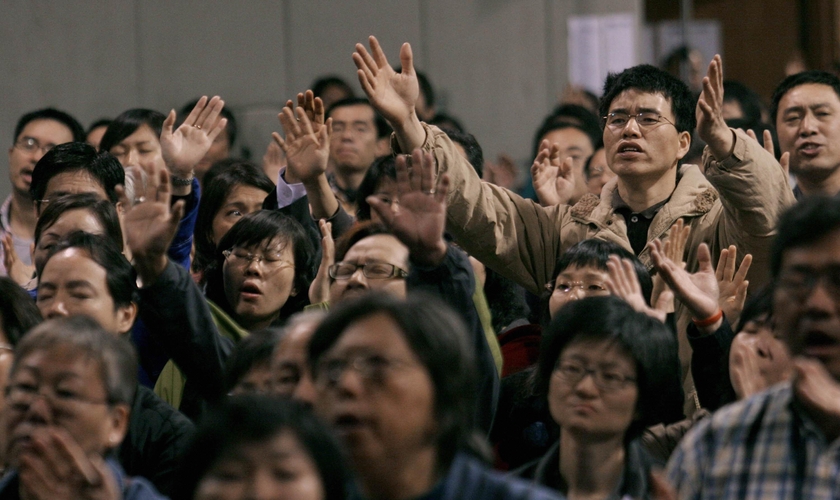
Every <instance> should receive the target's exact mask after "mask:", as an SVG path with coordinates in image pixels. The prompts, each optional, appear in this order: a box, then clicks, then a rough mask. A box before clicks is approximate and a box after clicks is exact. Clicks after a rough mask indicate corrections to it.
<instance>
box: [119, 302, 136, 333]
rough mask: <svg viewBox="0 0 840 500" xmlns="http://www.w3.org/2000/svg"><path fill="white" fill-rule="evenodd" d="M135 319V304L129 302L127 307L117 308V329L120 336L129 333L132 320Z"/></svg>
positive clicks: (132, 324) (132, 323)
mask: <svg viewBox="0 0 840 500" xmlns="http://www.w3.org/2000/svg"><path fill="white" fill-rule="evenodd" d="M135 319H137V304H136V303H134V302H131V303H130V304H128V305H125V306H120V307H118V308H117V328H118V329H119V332H120V334H121V335H125V334H127V333H128V332H130V331H131V327H132V326H134V320H135Z"/></svg>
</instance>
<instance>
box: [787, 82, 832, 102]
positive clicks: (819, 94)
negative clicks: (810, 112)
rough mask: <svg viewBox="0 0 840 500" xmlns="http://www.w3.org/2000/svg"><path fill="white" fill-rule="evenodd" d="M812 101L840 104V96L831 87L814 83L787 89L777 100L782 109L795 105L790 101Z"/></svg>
mask: <svg viewBox="0 0 840 500" xmlns="http://www.w3.org/2000/svg"><path fill="white" fill-rule="evenodd" d="M813 100H819V101H827V102H833V103H840V96H838V95H837V92H835V91H834V88H833V87H832V86H831V85H828V84H825V83H815V82H809V83H802V84H799V85H797V86H795V87H791V88H790V89H788V91H787V92H785V93H784V94H783V95H782V98H781V99H780V100H779V105H780V108H782V109H784V108H785V107H787V106H788V105H795V104H796V102H792V101H798V102H803V101H804V102H805V103H809V102H810V101H813Z"/></svg>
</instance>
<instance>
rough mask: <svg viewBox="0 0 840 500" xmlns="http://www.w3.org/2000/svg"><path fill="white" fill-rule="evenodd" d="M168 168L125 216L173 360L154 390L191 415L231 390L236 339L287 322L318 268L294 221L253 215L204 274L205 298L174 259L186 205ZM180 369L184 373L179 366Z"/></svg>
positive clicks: (152, 326)
mask: <svg viewBox="0 0 840 500" xmlns="http://www.w3.org/2000/svg"><path fill="white" fill-rule="evenodd" d="M166 177H168V175H167V173H166V172H165V171H164V172H163V173H162V175H161V177H160V179H158V181H160V182H159V184H158V185H152V186H151V187H150V188H151V189H150V190H149V191H148V193H149V194H148V195H147V198H149V201H146V202H145V203H141V204H139V205H137V206H136V207H134V208H132V209H131V211H129V212H128V214H127V215H126V218H125V224H124V230H125V232H126V235H127V237H126V239H127V241H128V245H129V247H130V248H131V250H132V252H133V255H134V266H135V269H136V270H137V274H138V279H139V281H140V284H141V287H140V290H139V294H140V299H141V300H140V315H141V317H142V318H143V320H144V321H145V322H146V324H147V325H148V327H149V331H150V332H152V333H153V335H154V336H155V339H156V340H157V341H158V342H159V343H160V345H161V347H163V349H164V350H165V351H166V353H167V354H168V355H169V356H170V358H171V359H172V362H170V363H169V365H168V366H166V367H165V368H164V370H163V372H161V375H160V377H159V378H158V382H157V385H156V386H155V392H157V393H158V394H159V395H160V396H161V397H163V398H164V399H165V400H167V401H168V402H169V403H170V404H172V405H173V406H174V407H176V408H179V409H180V410H181V411H183V412H184V413H186V414H187V415H188V416H192V417H196V416H198V415H199V414H200V413H201V412H202V408H203V402H205V401H214V400H216V399H218V398H219V397H220V396H221V395H222V394H223V393H224V392H223V387H224V366H225V361H226V360H227V358H228V357H229V356H230V352H231V349H232V347H233V344H234V343H235V342H237V341H238V340H240V339H241V338H243V337H245V336H246V335H248V333H249V332H254V331H257V330H262V329H265V328H267V327H269V326H271V325H277V324H281V323H283V322H284V321H285V319H286V318H288V317H289V316H291V315H292V314H293V313H295V312H298V311H300V310H302V309H303V306H304V305H305V304H306V303H307V291H308V289H309V283H310V282H311V277H312V274H313V271H314V262H313V260H314V259H313V254H314V251H313V250H312V246H311V243H310V242H309V239H308V237H307V236H306V233H305V232H304V230H303V228H302V227H301V226H300V224H298V223H297V222H295V221H294V220H292V219H290V218H288V217H286V216H284V215H282V214H279V213H277V212H273V211H267V210H260V211H257V212H253V213H251V214H249V215H247V216H245V217H242V219H241V220H240V221H239V222H237V223H236V224H234V225H233V227H232V228H231V229H230V230H229V231H228V232H227V233H226V234H225V235H224V236H223V237H222V238H221V240H220V241H219V244H218V245H217V247H216V253H215V256H214V260H213V262H212V263H211V265H210V266H209V267H208V268H207V270H206V281H207V286H206V297H205V294H203V293H202V291H201V290H200V289H199V288H198V287H197V286H196V285H195V283H194V282H193V281H192V278H191V276H190V275H189V273H188V271H187V270H186V269H183V268H181V267H180V266H176V265H175V264H173V263H172V262H170V261H169V259H168V258H167V256H166V247H165V246H164V244H165V243H168V242H169V241H171V239H172V238H173V237H174V234H175V231H176V230H177V222H178V220H179V219H180V217H179V215H180V212H182V211H183V205H182V203H181V202H178V203H176V204H175V205H173V206H170V204H169V201H170V200H169V198H170V197H169V191H168V189H167V188H168V186H169V184H168V182H165V180H166ZM175 365H177V369H176V366H175Z"/></svg>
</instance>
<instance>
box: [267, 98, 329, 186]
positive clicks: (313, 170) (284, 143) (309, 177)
mask: <svg viewBox="0 0 840 500" xmlns="http://www.w3.org/2000/svg"><path fill="white" fill-rule="evenodd" d="M307 93H308V94H310V95H311V93H312V92H311V91H307ZM314 103H316V104H317V106H318V107H320V111H321V114H320V120H321V121H320V123H319V118H318V114H316V113H314V112H313V111H312V109H313V107H310V108H309V111H307V110H306V108H304V107H302V106H298V107H297V108H295V109H292V107H291V106H289V104H291V101H290V102H289V103H288V104H287V105H286V106H285V107H284V108H283V111H281V112H280V114H279V115H277V117H278V118H279V119H280V125H281V126H282V127H283V134H284V135H285V136H286V138H285V139H284V138H283V137H281V136H280V134H278V133H277V132H274V133H273V134H271V136H272V137H273V138H274V141H275V142H276V143H277V144H278V145H279V146H280V148H281V149H282V150H283V152H284V153H286V164H287V166H286V182H290V183H294V182H303V183H304V184H307V183H311V182H314V181H315V180H316V179H317V178H318V177H319V176H321V175H324V174H325V172H326V171H327V163H328V161H329V157H330V135H331V134H332V119H329V120H327V121H326V123H324V122H323V110H324V104H323V102H321V98H315V100H314ZM310 115H313V116H312V118H310ZM313 119H314V122H313Z"/></svg>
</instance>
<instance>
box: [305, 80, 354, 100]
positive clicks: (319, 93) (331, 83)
mask: <svg viewBox="0 0 840 500" xmlns="http://www.w3.org/2000/svg"><path fill="white" fill-rule="evenodd" d="M329 87H341V90H343V91H344V92H346V93H347V95H348V96H349V97H354V96H355V93H354V92H353V88H352V87H350V85H349V84H348V83H347V82H346V81H344V79H343V78H341V77H340V76H336V75H327V76H322V77H320V78H318V79H316V80H315V81H314V82H312V85H311V86H310V88H311V89H312V94H314V95H315V97H323V96H324V92H326V90H327V89H328V88H329Z"/></svg>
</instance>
